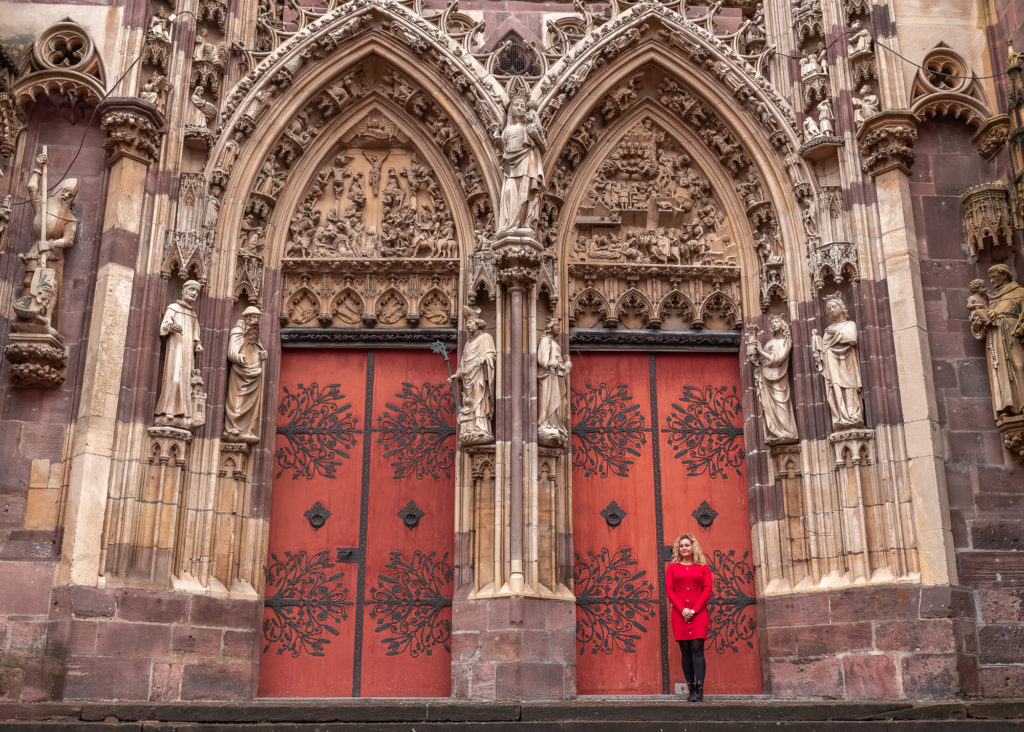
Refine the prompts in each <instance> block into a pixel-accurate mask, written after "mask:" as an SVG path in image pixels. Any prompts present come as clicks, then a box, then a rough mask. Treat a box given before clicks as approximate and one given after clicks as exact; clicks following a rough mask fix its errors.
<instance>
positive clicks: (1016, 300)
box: [967, 264, 1024, 419]
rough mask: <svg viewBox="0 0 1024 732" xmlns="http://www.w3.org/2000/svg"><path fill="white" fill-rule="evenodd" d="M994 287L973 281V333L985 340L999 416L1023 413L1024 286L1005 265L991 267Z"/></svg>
mask: <svg viewBox="0 0 1024 732" xmlns="http://www.w3.org/2000/svg"><path fill="white" fill-rule="evenodd" d="M988 277H989V284H990V285H991V286H992V290H991V291H990V292H989V293H987V296H986V294H985V286H984V283H983V282H982V281H981V280H974V281H973V282H972V283H971V292H972V293H973V294H972V295H971V297H970V298H969V299H968V300H967V309H968V310H969V311H970V323H971V333H972V334H973V335H974V337H975V338H977V339H978V340H984V341H985V349H986V351H987V355H988V357H987V358H986V359H985V361H986V364H987V366H988V378H989V384H990V386H991V388H992V412H993V414H994V415H995V417H996V419H999V418H1002V417H1007V416H1014V415H1021V414H1024V287H1021V286H1020V285H1019V284H1018V283H1017V282H1015V281H1014V279H1013V275H1012V273H1011V272H1010V268H1009V267H1007V266H1006V265H1005V264H997V265H994V266H992V267H989V270H988Z"/></svg>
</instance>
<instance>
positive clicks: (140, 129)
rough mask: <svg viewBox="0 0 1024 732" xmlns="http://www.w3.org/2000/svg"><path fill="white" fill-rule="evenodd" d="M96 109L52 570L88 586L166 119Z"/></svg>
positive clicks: (135, 110) (123, 103)
mask: <svg viewBox="0 0 1024 732" xmlns="http://www.w3.org/2000/svg"><path fill="white" fill-rule="evenodd" d="M100 112H101V124H102V125H103V129H104V130H105V131H106V133H107V140H106V143H105V145H104V147H105V149H106V150H107V153H108V155H109V157H108V159H107V165H108V166H109V168H110V173H109V177H108V183H107V199H106V200H107V204H106V209H105V210H104V212H103V232H102V238H101V244H100V254H99V261H98V262H97V272H96V290H95V295H94V298H93V304H92V319H91V322H90V323H89V331H88V332H89V345H88V351H87V352H86V355H85V369H84V374H83V377H82V392H81V402H80V404H79V408H78V415H77V418H76V421H75V423H74V425H73V428H72V429H73V431H72V434H73V435H74V440H73V443H72V449H71V461H72V463H71V471H70V480H69V485H68V489H67V503H66V508H65V519H64V551H63V554H62V557H61V565H60V570H59V572H58V576H57V582H58V583H60V584H77V585H93V586H95V585H96V584H97V581H98V577H99V574H100V538H101V533H102V531H103V523H104V518H103V515H104V509H105V505H106V498H107V486H108V485H109V483H110V476H111V471H112V469H113V450H114V432H115V426H116V421H117V407H118V397H119V391H120V387H121V370H122V361H123V357H124V348H125V342H126V340H127V334H128V316H129V310H130V307H131V299H132V288H133V282H134V277H135V265H136V252H137V251H138V249H139V237H140V233H141V231H142V227H143V212H144V208H145V206H144V203H145V198H146V193H145V192H146V175H147V171H148V168H149V166H150V165H151V164H152V163H154V162H155V161H156V159H157V157H158V155H159V149H160V138H159V132H160V130H161V128H162V127H163V125H164V121H163V118H162V116H161V115H160V112H159V111H158V110H157V108H156V107H155V106H154V105H152V104H149V103H147V102H142V101H140V100H138V99H134V98H121V97H118V98H108V99H107V100H106V101H105V102H104V103H103V105H102V107H101V109H100Z"/></svg>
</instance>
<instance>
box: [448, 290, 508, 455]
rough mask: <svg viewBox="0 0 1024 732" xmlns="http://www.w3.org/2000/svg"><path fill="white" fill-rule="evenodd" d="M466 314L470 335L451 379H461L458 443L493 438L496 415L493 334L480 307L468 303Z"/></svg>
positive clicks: (466, 443) (487, 440)
mask: <svg viewBox="0 0 1024 732" xmlns="http://www.w3.org/2000/svg"><path fill="white" fill-rule="evenodd" d="M465 314H466V331H467V332H468V333H469V339H468V340H467V341H466V345H465V347H464V348H463V349H462V359H461V360H460V361H459V368H457V369H456V370H455V373H454V374H452V375H451V376H450V377H449V378H448V381H450V382H451V381H460V382H462V403H461V405H460V406H459V443H460V444H462V445H483V444H487V443H490V442H494V432H493V431H492V430H491V418H492V417H493V416H494V367H495V360H496V358H497V351H496V349H495V347H494V338H492V337H491V334H490V333H487V332H485V331H484V328H485V327H486V325H487V324H486V323H485V322H484V321H483V320H482V319H481V318H480V309H479V308H474V307H467V308H466V309H465Z"/></svg>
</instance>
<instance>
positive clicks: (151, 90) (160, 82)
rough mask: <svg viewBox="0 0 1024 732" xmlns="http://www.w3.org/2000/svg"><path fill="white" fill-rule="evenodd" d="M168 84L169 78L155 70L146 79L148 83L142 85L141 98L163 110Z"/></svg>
mask: <svg viewBox="0 0 1024 732" xmlns="http://www.w3.org/2000/svg"><path fill="white" fill-rule="evenodd" d="M168 86H169V85H168V83H167V79H165V78H164V77H163V76H161V75H160V74H159V73H158V72H156V71H154V72H153V73H152V74H150V75H149V79H147V80H146V83H145V84H143V85H142V91H141V92H139V99H141V100H142V101H144V102H149V103H150V104H153V105H155V106H156V108H157V109H159V110H160V111H163V108H164V97H165V96H166V94H167V89H168Z"/></svg>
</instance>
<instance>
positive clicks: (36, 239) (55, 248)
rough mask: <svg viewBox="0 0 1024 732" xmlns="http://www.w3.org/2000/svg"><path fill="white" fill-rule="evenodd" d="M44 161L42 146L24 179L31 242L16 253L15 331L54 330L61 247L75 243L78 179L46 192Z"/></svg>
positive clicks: (58, 304)
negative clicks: (21, 279)
mask: <svg viewBox="0 0 1024 732" xmlns="http://www.w3.org/2000/svg"><path fill="white" fill-rule="evenodd" d="M47 163H48V158H47V155H46V148H45V147H44V148H43V152H42V154H40V155H38V156H37V157H36V161H35V167H34V168H33V169H32V176H31V177H30V178H29V181H28V198H29V200H30V201H31V202H32V210H33V211H34V213H35V216H34V217H33V219H32V231H33V242H32V246H31V247H30V248H29V250H28V252H27V253H26V254H22V255H20V258H21V261H22V262H24V263H25V283H24V290H23V294H22V296H21V297H19V298H18V299H17V300H15V301H14V315H15V318H16V320H15V321H14V323H13V324H12V329H13V330H15V331H40V332H44V333H45V332H49V333H55V332H56V331H54V329H53V328H52V327H51V324H52V321H53V315H54V313H57V312H60V294H61V279H62V276H63V271H64V266H63V265H64V250H65V249H68V248H69V247H71V246H72V245H73V244H74V243H75V237H76V235H77V234H78V220H77V219H76V218H75V212H74V207H73V203H74V200H75V196H77V195H78V181H77V180H76V179H75V178H66V179H64V180H62V181H60V182H59V183H57V184H56V188H55V189H54V190H53V191H52V193H50V194H49V195H47V191H46V190H45V188H46V167H47Z"/></svg>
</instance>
